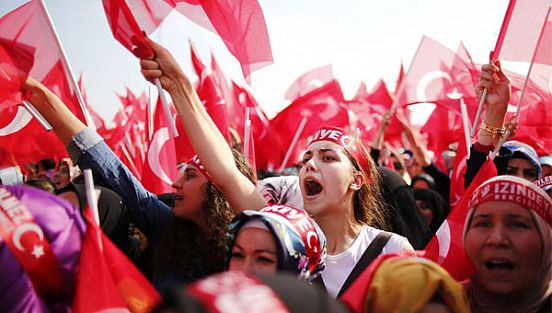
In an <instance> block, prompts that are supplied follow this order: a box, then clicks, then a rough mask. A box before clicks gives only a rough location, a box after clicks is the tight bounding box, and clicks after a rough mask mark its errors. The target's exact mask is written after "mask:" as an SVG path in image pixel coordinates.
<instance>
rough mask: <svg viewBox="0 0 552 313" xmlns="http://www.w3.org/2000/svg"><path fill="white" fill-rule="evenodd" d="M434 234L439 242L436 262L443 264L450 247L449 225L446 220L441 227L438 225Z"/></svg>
mask: <svg viewBox="0 0 552 313" xmlns="http://www.w3.org/2000/svg"><path fill="white" fill-rule="evenodd" d="M435 235H436V236H437V241H438V242H439V259H438V260H437V263H439V264H443V262H444V261H445V258H446V257H447V255H448V252H449V249H450V227H449V224H448V222H447V221H446V220H445V221H444V222H443V224H442V225H441V227H439V229H438V230H437V232H436V233H435Z"/></svg>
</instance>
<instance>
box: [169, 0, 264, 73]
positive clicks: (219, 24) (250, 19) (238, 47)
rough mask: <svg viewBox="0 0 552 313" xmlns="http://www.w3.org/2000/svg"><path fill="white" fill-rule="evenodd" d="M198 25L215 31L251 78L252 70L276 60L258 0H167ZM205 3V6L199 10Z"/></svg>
mask: <svg viewBox="0 0 552 313" xmlns="http://www.w3.org/2000/svg"><path fill="white" fill-rule="evenodd" d="M165 2H166V3H168V4H170V5H171V6H172V7H174V8H176V10H177V11H178V12H180V13H182V14H183V15H184V16H186V17H188V18H189V19H191V20H192V21H193V22H195V23H197V24H198V25H200V26H202V27H204V28H206V29H208V30H210V31H213V32H215V33H216V34H218V35H219V36H220V38H221V39H222V40H223V41H224V44H225V45H226V47H227V48H228V50H229V51H230V53H232V55H234V56H235V57H236V59H238V61H239V62H240V65H241V68H242V72H243V75H244V77H245V79H246V80H247V81H249V75H250V74H251V72H253V71H256V70H258V69H260V68H262V67H265V66H267V65H269V64H272V49H271V47H270V39H269V37H268V31H267V29H266V23H265V19H264V16H263V11H262V9H261V6H260V4H259V2H258V1H257V0H219V1H195V0H165ZM199 6H201V9H202V10H199Z"/></svg>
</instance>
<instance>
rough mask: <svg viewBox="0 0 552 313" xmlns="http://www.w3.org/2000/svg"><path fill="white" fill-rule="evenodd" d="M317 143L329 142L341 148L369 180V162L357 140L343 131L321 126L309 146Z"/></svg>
mask: <svg viewBox="0 0 552 313" xmlns="http://www.w3.org/2000/svg"><path fill="white" fill-rule="evenodd" d="M318 141H330V142H333V143H335V144H337V145H339V146H341V147H342V148H343V149H345V151H347V152H348V153H349V154H350V155H351V156H352V157H353V158H354V159H355V160H356V161H357V163H358V165H359V166H360V168H361V169H362V170H363V171H364V172H365V173H366V175H367V176H368V177H367V178H370V162H368V159H367V157H366V154H365V153H363V151H362V147H361V145H360V142H359V140H358V139H356V138H355V137H353V136H351V135H349V134H348V133H347V132H346V131H345V130H343V129H340V128H337V127H329V126H322V127H320V128H319V129H318V130H317V131H316V132H315V133H314V136H313V138H312V140H311V142H310V143H309V145H310V144H312V143H315V142H318Z"/></svg>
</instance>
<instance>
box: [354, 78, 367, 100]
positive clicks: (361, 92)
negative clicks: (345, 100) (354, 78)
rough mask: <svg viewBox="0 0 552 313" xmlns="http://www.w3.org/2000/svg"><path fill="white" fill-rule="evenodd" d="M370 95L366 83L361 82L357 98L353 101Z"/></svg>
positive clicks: (356, 94)
mask: <svg viewBox="0 0 552 313" xmlns="http://www.w3.org/2000/svg"><path fill="white" fill-rule="evenodd" d="M367 94H368V90H367V89H366V83H365V82H360V85H359V86H358V89H357V91H356V93H355V96H354V97H353V99H352V100H359V99H362V98H363V97H365V96H366V95H367Z"/></svg>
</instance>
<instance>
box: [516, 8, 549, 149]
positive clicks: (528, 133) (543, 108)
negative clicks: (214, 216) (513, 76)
mask: <svg viewBox="0 0 552 313" xmlns="http://www.w3.org/2000/svg"><path fill="white" fill-rule="evenodd" d="M528 79H529V83H528V84H527V87H526V88H525V94H524V95H523V99H519V96H521V92H522V91H521V89H519V90H517V91H514V95H515V96H516V98H517V99H515V100H514V101H516V102H515V103H516V104H518V105H521V107H520V112H519V114H520V116H519V123H518V129H517V132H516V135H515V137H514V139H515V140H519V141H522V142H525V143H527V144H529V145H531V146H532V147H533V148H535V150H536V151H537V153H538V154H539V155H549V154H550V153H551V152H552V83H551V81H552V16H549V19H548V21H547V23H546V25H545V27H544V28H543V31H542V34H541V37H540V39H539V42H538V44H537V48H536V52H535V56H534V63H533V66H532V68H531V72H529V75H528ZM520 88H521V87H520ZM520 101H521V102H520ZM507 119H508V117H507Z"/></svg>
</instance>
